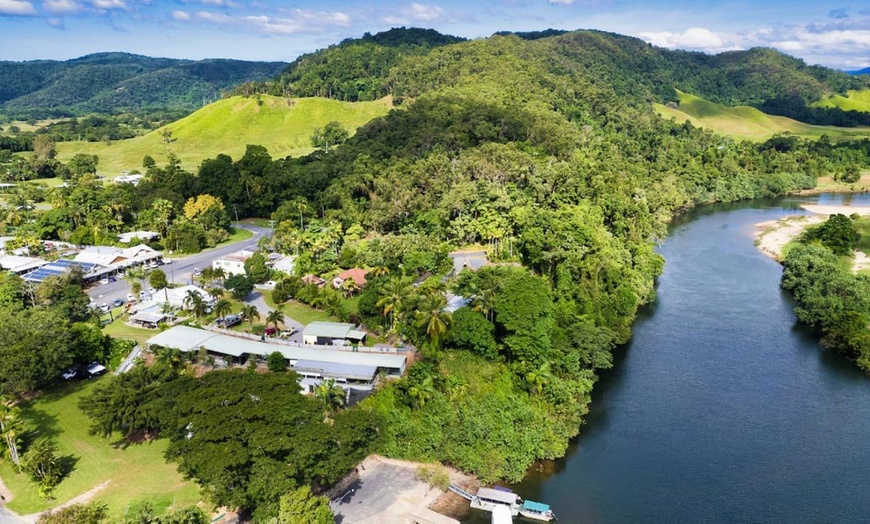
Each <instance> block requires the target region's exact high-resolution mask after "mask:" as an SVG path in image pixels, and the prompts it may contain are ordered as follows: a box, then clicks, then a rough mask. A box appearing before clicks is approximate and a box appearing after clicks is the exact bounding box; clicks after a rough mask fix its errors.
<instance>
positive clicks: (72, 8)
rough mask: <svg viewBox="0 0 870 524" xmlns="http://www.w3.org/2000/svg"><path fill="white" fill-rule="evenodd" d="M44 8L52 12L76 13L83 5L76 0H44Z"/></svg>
mask: <svg viewBox="0 0 870 524" xmlns="http://www.w3.org/2000/svg"><path fill="white" fill-rule="evenodd" d="M42 8H43V9H45V10H46V11H48V12H49V13H52V14H61V13H75V12H76V11H78V10H80V9H81V6H80V5H79V4H77V3H76V2H75V1H74V0H44V1H43V2H42Z"/></svg>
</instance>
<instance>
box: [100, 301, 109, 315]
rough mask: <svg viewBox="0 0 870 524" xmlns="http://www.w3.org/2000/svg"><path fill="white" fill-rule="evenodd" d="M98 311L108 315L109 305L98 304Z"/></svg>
mask: <svg viewBox="0 0 870 524" xmlns="http://www.w3.org/2000/svg"><path fill="white" fill-rule="evenodd" d="M100 310H101V311H102V312H103V313H108V312H109V304H106V303H105V302H103V303H102V304H100Z"/></svg>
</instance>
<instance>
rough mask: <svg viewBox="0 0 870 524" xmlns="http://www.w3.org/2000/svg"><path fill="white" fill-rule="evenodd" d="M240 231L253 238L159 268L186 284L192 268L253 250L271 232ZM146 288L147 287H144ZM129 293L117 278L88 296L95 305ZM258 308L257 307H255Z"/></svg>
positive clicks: (127, 286)
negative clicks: (237, 252) (231, 254)
mask: <svg viewBox="0 0 870 524" xmlns="http://www.w3.org/2000/svg"><path fill="white" fill-rule="evenodd" d="M241 228H242V229H247V230H248V231H250V232H252V233H253V234H254V236H253V237H251V238H249V239H248V240H245V241H243V242H236V243H233V244H229V245H226V246H221V247H216V248H212V249H207V250H205V251H203V252H201V253H197V254H195V255H190V256H186V257H183V258H174V257H172V256H171V255H169V256H170V257H171V258H172V263H171V264H166V265H164V266H161V267H160V269H162V270H163V271H164V272H165V273H166V278H167V279H168V280H169V282H170V283H175V284H181V285H183V284H186V283H187V281H188V280H190V278H191V276H192V275H193V268H195V267H198V268H204V267H208V266H211V263H212V262H213V261H215V260H217V259H219V258H222V257H224V256H226V255H229V254H230V253H235V252H236V251H241V250H243V249H249V250H254V249H256V248H257V243H258V242H259V241H260V238H261V237H263V236H268V235H271V234H272V230H271V229H269V228H266V227H257V226H250V225H247V224H246V225H243V226H241ZM145 287H146V288H147V287H148V286H145ZM129 292H130V283H129V282H127V281H125V280H124V279H123V278H119V279H118V281H117V282H109V283H108V284H98V285H97V286H96V287H94V288H92V289H90V290H89V291H88V295H90V297H91V298H92V299H93V300H94V302H95V303H97V304H102V303H104V302H105V303H110V302H112V301H113V300H115V299H116V298H120V299H122V300H126V298H127V293H129ZM257 307H258V308H259V306H257Z"/></svg>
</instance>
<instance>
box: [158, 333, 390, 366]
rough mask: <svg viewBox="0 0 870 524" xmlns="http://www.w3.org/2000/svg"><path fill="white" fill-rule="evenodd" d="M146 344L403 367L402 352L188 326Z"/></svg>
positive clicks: (180, 348)
mask: <svg viewBox="0 0 870 524" xmlns="http://www.w3.org/2000/svg"><path fill="white" fill-rule="evenodd" d="M148 344H150V345H157V346H166V347H172V348H176V349H179V350H181V351H185V352H190V351H196V350H197V349H199V347H200V346H204V347H205V348H206V349H207V350H209V351H213V352H215V353H222V354H225V355H232V356H234V357H239V356H241V355H246V354H247V355H260V356H266V355H268V354H270V353H274V352H275V351H277V352H279V353H281V354H282V355H284V358H286V359H287V360H310V361H315V362H330V363H335V364H348V365H354V366H372V367H376V368H389V369H398V370H401V371H404V370H405V356H404V355H396V354H387V353H366V352H355V351H340V350H330V349H320V348H315V347H309V346H306V345H304V344H303V345H299V346H292V345H285V344H269V343H267V342H257V341H255V340H248V339H245V338H238V337H233V336H230V335H222V334H219V333H213V332H211V331H206V330H204V329H196V328H192V327H189V326H174V327H171V328H169V329H167V330H166V331H164V332H162V333H160V334H158V335H156V336H154V337H151V338H150V339H148Z"/></svg>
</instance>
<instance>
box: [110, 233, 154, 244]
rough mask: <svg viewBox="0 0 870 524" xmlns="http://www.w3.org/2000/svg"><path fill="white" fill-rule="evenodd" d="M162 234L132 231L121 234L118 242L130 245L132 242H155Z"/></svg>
mask: <svg viewBox="0 0 870 524" xmlns="http://www.w3.org/2000/svg"><path fill="white" fill-rule="evenodd" d="M159 236H160V233H157V232H154V231H130V232H129V233H121V234H120V235H118V240H119V241H120V242H121V243H122V244H129V243H130V242H133V241H135V240H136V239H139V240H140V241H142V240H144V241H146V242H148V241H151V240H154V239H155V238H157V237H159Z"/></svg>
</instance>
